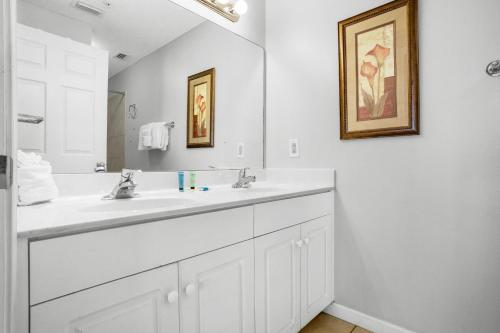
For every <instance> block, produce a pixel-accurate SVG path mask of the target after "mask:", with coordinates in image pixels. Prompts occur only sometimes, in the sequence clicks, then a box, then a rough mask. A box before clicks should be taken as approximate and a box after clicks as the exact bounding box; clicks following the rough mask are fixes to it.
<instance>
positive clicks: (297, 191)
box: [17, 169, 335, 238]
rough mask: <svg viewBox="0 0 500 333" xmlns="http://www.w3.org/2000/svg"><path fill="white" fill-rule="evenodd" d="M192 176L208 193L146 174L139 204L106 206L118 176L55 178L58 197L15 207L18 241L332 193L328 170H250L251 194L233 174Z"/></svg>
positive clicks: (173, 178) (170, 177)
mask: <svg viewBox="0 0 500 333" xmlns="http://www.w3.org/2000/svg"><path fill="white" fill-rule="evenodd" d="M196 173H197V181H196V185H197V186H208V187H209V188H210V190H209V191H208V192H200V191H186V192H183V193H180V192H179V191H178V184H177V173H176V172H145V173H142V174H139V175H138V176H137V178H136V181H137V184H138V187H137V190H136V192H137V193H139V194H141V197H140V198H136V199H125V200H111V201H103V200H101V198H102V196H103V195H105V194H107V193H109V192H110V191H111V190H112V188H113V187H114V186H115V185H116V184H117V183H118V181H119V178H120V175H119V174H117V173H114V174H78V175H76V174H75V175H55V177H54V178H55V180H56V183H57V185H58V187H59V189H60V193H61V197H60V198H58V199H56V200H54V201H52V202H49V203H44V204H39V205H34V206H29V207H19V208H18V228H17V229H18V237H24V238H39V237H53V236H57V235H61V234H71V233H77V232H85V231H93V230H97V229H104V228H110V227H115V226H121V225H128V224H135V223H141V222H147V221H152V220H160V219H167V218H174V217H179V216H186V215H192V214H199V213H204V212H208V211H214V210H220V209H230V208H235V207H241V206H246V205H252V204H257V203H262V202H268V201H274V200H281V199H286V198H292V197H297V196H302V195H310V194H316V193H322V192H326V191H330V190H332V189H334V188H335V172H334V170H333V169H266V170H250V171H249V174H250V175H256V176H257V183H256V184H255V185H254V186H253V189H251V190H247V189H232V188H231V184H233V183H234V182H235V181H236V180H237V177H238V171H236V170H217V171H198V172H196ZM187 179H188V177H187V176H186V180H187ZM127 200H129V201H127ZM131 201H134V203H132V202H131ZM129 203H130V204H129Z"/></svg>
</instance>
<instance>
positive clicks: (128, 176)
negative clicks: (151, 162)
mask: <svg viewBox="0 0 500 333" xmlns="http://www.w3.org/2000/svg"><path fill="white" fill-rule="evenodd" d="M141 172H142V170H132V169H123V170H122V180H123V181H133V180H134V177H135V175H137V174H138V173H141Z"/></svg>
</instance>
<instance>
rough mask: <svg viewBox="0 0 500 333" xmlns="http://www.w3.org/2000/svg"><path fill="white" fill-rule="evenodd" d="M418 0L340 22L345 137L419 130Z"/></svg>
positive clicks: (404, 0) (342, 134) (403, 1)
mask: <svg viewBox="0 0 500 333" xmlns="http://www.w3.org/2000/svg"><path fill="white" fill-rule="evenodd" d="M417 12H418V9H417V0H397V1H393V2H390V3H388V4H386V5H383V6H381V7H378V8H375V9H373V10H370V11H368V12H365V13H362V14H359V15H357V16H354V17H351V18H349V19H347V20H344V21H341V22H339V24H338V28H339V31H338V32H339V70H340V71H339V73H340V138H341V139H356V138H368V137H377V136H392V135H416V134H419V133H420V132H419V131H420V129H419V105H418V98H419V96H418V89H419V87H418V84H419V82H418V40H417V39H418V30H417Z"/></svg>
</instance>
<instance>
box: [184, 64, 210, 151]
mask: <svg viewBox="0 0 500 333" xmlns="http://www.w3.org/2000/svg"><path fill="white" fill-rule="evenodd" d="M214 106H215V68H212V69H209V70H206V71H204V72H201V73H198V74H195V75H191V76H190V77H189V78H188V112H187V124H188V125H187V126H188V128H187V148H212V147H214V123H215V107H214Z"/></svg>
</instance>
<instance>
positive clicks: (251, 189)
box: [235, 186, 282, 193]
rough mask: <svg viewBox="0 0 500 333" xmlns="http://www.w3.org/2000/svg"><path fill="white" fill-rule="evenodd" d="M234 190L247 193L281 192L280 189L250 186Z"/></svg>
mask: <svg viewBox="0 0 500 333" xmlns="http://www.w3.org/2000/svg"><path fill="white" fill-rule="evenodd" d="M235 190H236V191H238V192H248V193H271V192H278V191H281V190H282V189H281V188H279V187H266V186H251V187H249V188H237V189H235Z"/></svg>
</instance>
